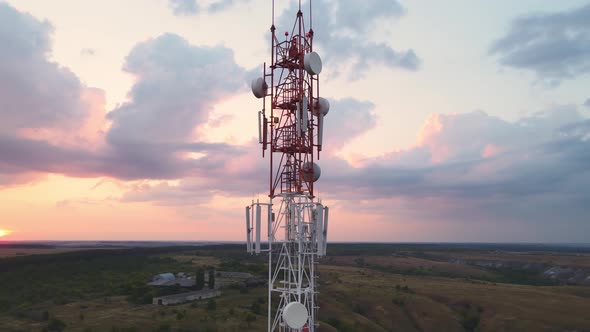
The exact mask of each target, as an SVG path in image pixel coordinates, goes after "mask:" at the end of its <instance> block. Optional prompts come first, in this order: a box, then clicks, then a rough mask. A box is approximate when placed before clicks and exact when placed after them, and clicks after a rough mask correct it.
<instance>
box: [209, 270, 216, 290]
mask: <svg viewBox="0 0 590 332" xmlns="http://www.w3.org/2000/svg"><path fill="white" fill-rule="evenodd" d="M209 289H215V271H214V270H209Z"/></svg>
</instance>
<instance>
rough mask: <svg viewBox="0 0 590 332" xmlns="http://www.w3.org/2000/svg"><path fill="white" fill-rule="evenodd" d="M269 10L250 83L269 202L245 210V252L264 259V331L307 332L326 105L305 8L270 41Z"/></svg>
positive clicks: (320, 249)
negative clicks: (263, 46)
mask: <svg viewBox="0 0 590 332" xmlns="http://www.w3.org/2000/svg"><path fill="white" fill-rule="evenodd" d="M272 7H273V8H272V10H273V14H272V17H273V19H272V21H273V22H272V26H271V28H270V31H271V34H272V37H271V62H270V65H268V66H267V65H266V63H265V65H264V72H263V76H262V77H260V78H257V79H255V80H253V81H252V92H253V94H254V95H255V96H256V97H257V98H260V99H262V110H260V111H259V112H258V129H259V133H258V134H259V142H260V144H261V145H262V151H263V156H264V155H266V154H267V155H268V157H269V161H270V169H269V198H270V200H269V202H268V203H264V202H252V204H251V205H250V206H248V207H246V229H247V250H248V252H251V253H256V254H259V253H261V252H267V253H268V255H269V258H268V259H269V260H268V262H269V274H268V278H269V282H268V331H315V329H316V327H317V321H316V312H317V309H318V306H317V301H316V295H317V285H316V278H317V277H316V271H315V264H316V258H317V257H321V256H323V255H325V253H326V243H327V242H326V238H327V228H328V227H327V226H328V208H327V207H324V206H323V205H322V204H321V203H320V202H318V201H317V199H316V197H315V195H314V183H315V182H316V181H317V180H318V179H319V177H320V173H321V170H320V167H319V166H318V164H317V162H316V161H317V159H319V157H320V151H321V150H322V140H323V125H324V117H325V116H326V114H328V111H329V108H330V104H329V103H328V100H326V99H324V98H321V97H320V96H319V91H320V85H319V74H320V72H321V70H322V61H321V59H320V57H319V55H318V54H317V53H315V52H314V51H313V39H314V31H313V27H312V19H311V13H312V4H311V0H310V1H309V8H305V9H302V7H301V1H300V0H299V7H298V11H297V12H296V13H294V17H293V18H294V24H293V25H292V26H289V27H281V28H286V29H285V30H280V31H284V33H283V32H281V33H277V27H276V26H275V22H274V16H275V15H274V0H273V3H272ZM304 12H305V14H304ZM273 200H280V203H273ZM276 206H278V208H276ZM263 220H265V223H266V226H267V227H266V229H263V225H262V222H263ZM263 233H266V234H265V235H267V236H268V242H267V243H262V242H261V236H262V235H263Z"/></svg>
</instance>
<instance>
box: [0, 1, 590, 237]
mask: <svg viewBox="0 0 590 332" xmlns="http://www.w3.org/2000/svg"><path fill="white" fill-rule="evenodd" d="M306 6H308V5H307V3H305V4H304V8H306ZM312 6H313V15H314V16H313V29H314V32H315V40H314V48H315V50H316V51H317V52H318V53H319V54H320V56H321V57H322V60H323V68H324V69H323V71H322V74H321V75H320V80H321V95H322V96H323V97H325V98H327V99H328V100H330V103H331V109H330V113H329V114H328V115H327V116H326V128H325V132H324V151H323V152H322V155H321V158H320V160H319V162H318V163H319V165H320V166H321V168H322V175H321V178H320V179H319V181H318V182H316V184H315V190H316V194H317V196H318V197H319V198H320V199H321V200H322V202H323V203H324V204H325V205H328V206H329V207H330V233H329V234H328V238H329V240H330V241H376V242H387V241H402V242H422V241H424V242H560V243H564V242H577V243H579V242H588V234H590V189H589V188H590V167H588V165H590V89H588V87H589V86H590V75H589V73H590V2H588V1H587V0H586V1H575V0H571V1H553V0H522V1H517V2H515V1H508V0H501V1H493V2H489V1H468V0H463V1H461V0H452V1H444V2H443V1H397V0H366V1H354V0H323V1H317V0H316V1H314V2H313V3H312ZM295 8H296V2H295V1H288V0H276V1H275V24H276V25H277V30H278V31H282V30H285V31H286V30H288V29H290V27H291V26H292V22H293V20H294V18H295V15H296V10H295ZM271 14H272V10H271V1H268V0H126V1H114V0H102V1H92V0H85V1H68V0H53V1H42V0H14V1H2V0H0V45H2V46H1V47H0V241H1V240H7V241H17V240H195V241H199V240H210V241H212V240H231V241H241V240H245V220H243V219H244V218H243V215H244V207H245V206H246V205H248V204H249V203H250V202H251V201H252V200H253V199H261V200H265V199H267V195H268V192H266V190H267V188H268V184H267V183H266V181H267V174H268V159H263V158H262V156H261V150H260V146H258V144H257V137H256V136H257V112H258V110H259V109H260V100H257V99H256V98H255V97H254V96H253V95H252V93H251V91H250V89H249V82H250V80H251V79H252V78H254V77H257V76H260V75H261V68H262V64H263V63H264V62H269V61H270V45H269V40H270V32H269V28H270V25H271V17H272V15H271Z"/></svg>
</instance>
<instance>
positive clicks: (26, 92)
mask: <svg viewBox="0 0 590 332" xmlns="http://www.w3.org/2000/svg"><path fill="white" fill-rule="evenodd" d="M52 31H53V28H52V26H51V25H50V24H49V22H47V21H39V20H37V19H35V18H34V17H33V16H31V15H29V14H26V13H20V12H18V11H17V10H15V9H14V8H12V7H10V6H9V5H8V4H6V3H0V43H1V44H2V45H3V46H2V47H1V48H0V58H1V59H2V61H1V62H0V117H1V118H2V121H0V131H1V132H2V133H3V134H6V133H9V132H11V133H14V132H16V131H18V130H21V129H27V128H28V129H30V128H56V129H62V130H72V129H74V128H76V126H78V125H79V124H80V123H82V122H83V121H84V120H85V119H86V117H87V116H88V112H87V105H86V104H85V103H84V102H83V100H82V98H81V95H82V94H83V90H84V87H83V86H82V84H81V83H80V81H79V79H78V78H77V77H76V75H74V74H73V73H72V72H71V71H70V70H68V69H67V68H64V67H61V66H59V65H58V64H57V63H55V62H52V61H50V60H48V56H47V55H48V53H49V51H50V34H51V33H52Z"/></svg>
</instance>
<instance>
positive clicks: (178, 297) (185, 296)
mask: <svg viewBox="0 0 590 332" xmlns="http://www.w3.org/2000/svg"><path fill="white" fill-rule="evenodd" d="M220 295H221V291H220V290H217V289H203V290H200V291H194V292H187V293H181V294H174V295H167V296H160V297H154V299H153V300H152V303H153V304H155V305H173V304H181V303H186V302H190V301H198V300H204V299H210V298H213V297H217V296H220Z"/></svg>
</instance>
